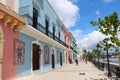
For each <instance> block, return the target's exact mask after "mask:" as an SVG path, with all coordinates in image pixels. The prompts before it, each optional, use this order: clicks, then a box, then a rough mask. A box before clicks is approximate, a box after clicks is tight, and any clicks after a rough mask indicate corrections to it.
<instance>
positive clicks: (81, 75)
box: [17, 62, 110, 80]
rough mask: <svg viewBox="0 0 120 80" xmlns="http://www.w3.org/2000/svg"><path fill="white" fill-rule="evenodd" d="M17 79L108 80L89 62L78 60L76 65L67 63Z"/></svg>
mask: <svg viewBox="0 0 120 80" xmlns="http://www.w3.org/2000/svg"><path fill="white" fill-rule="evenodd" d="M17 80H110V79H108V78H107V76H105V75H104V72H103V71H100V70H98V69H97V68H96V67H94V65H92V64H91V63H90V62H88V64H85V62H79V64H78V66H76V65H75V63H74V64H67V65H65V66H63V67H62V68H60V69H56V70H54V71H50V72H47V73H42V74H34V75H31V76H26V77H22V78H19V79H17Z"/></svg>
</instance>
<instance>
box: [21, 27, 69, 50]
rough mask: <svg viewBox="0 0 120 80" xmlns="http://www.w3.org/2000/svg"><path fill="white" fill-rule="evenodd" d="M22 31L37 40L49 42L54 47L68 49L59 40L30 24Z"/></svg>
mask: <svg viewBox="0 0 120 80" xmlns="http://www.w3.org/2000/svg"><path fill="white" fill-rule="evenodd" d="M20 32H21V33H24V34H26V35H28V36H31V37H33V38H35V39H37V40H40V41H43V42H45V43H48V44H50V45H52V46H54V47H57V48H60V49H62V50H64V49H68V48H66V47H65V46H63V45H62V44H60V43H59V42H57V41H55V40H53V39H52V38H50V37H48V36H47V35H45V34H43V33H42V32H40V31H38V30H37V29H35V28H33V27H32V26H30V25H27V26H26V27H25V28H23V29H22V30H21V31H20Z"/></svg>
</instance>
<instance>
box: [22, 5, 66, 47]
mask: <svg viewBox="0 0 120 80" xmlns="http://www.w3.org/2000/svg"><path fill="white" fill-rule="evenodd" d="M20 10H21V11H20V13H22V12H23V13H22V15H21V14H20V15H21V16H23V18H25V19H26V20H27V21H28V24H29V25H31V26H33V18H32V17H31V16H30V15H29V14H28V13H27V12H24V11H28V10H29V6H27V7H24V8H21V9H20ZM37 30H39V31H40V32H42V33H43V34H45V35H47V34H46V28H45V27H44V26H42V25H41V24H40V23H37ZM47 36H49V37H50V38H52V39H54V40H55V41H57V42H59V43H60V44H62V45H63V46H65V47H67V48H68V45H67V44H66V43H65V42H63V41H62V40H61V39H60V38H58V37H57V36H55V35H53V33H52V32H50V31H48V35H47Z"/></svg>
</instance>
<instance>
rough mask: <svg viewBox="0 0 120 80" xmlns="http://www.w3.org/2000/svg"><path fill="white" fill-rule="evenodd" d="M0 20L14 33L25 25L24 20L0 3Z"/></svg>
mask: <svg viewBox="0 0 120 80" xmlns="http://www.w3.org/2000/svg"><path fill="white" fill-rule="evenodd" d="M0 20H3V21H4V25H5V26H7V25H8V24H9V27H11V29H13V30H14V31H19V30H20V29H22V28H24V27H25V26H24V25H26V23H27V22H26V21H25V19H23V18H22V17H21V16H19V15H18V14H17V13H16V12H14V11H12V10H10V9H8V8H7V7H6V6H5V5H3V4H2V3H0Z"/></svg>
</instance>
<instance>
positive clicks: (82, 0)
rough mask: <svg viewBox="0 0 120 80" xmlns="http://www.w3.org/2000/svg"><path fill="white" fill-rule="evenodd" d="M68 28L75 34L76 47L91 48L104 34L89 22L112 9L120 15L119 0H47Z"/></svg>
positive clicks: (111, 11) (102, 16)
mask: <svg viewBox="0 0 120 80" xmlns="http://www.w3.org/2000/svg"><path fill="white" fill-rule="evenodd" d="M48 1H49V2H50V4H51V5H52V6H53V8H54V9H55V11H56V13H57V14H58V16H59V17H60V18H61V20H62V21H63V23H64V24H65V26H66V27H67V28H68V30H69V31H70V32H71V33H72V34H73V35H74V36H75V38H76V40H77V45H78V47H81V48H86V49H87V50H91V49H93V48H94V47H95V45H96V44H97V43H98V42H99V41H100V40H102V39H103V38H104V37H105V36H104V35H103V34H101V33H99V32H97V31H95V29H96V28H97V27H94V26H92V25H91V24H90V21H92V20H94V21H97V19H98V17H101V18H104V16H107V15H109V14H111V13H113V12H114V11H117V12H118V14H119V15H120V0H48Z"/></svg>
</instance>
